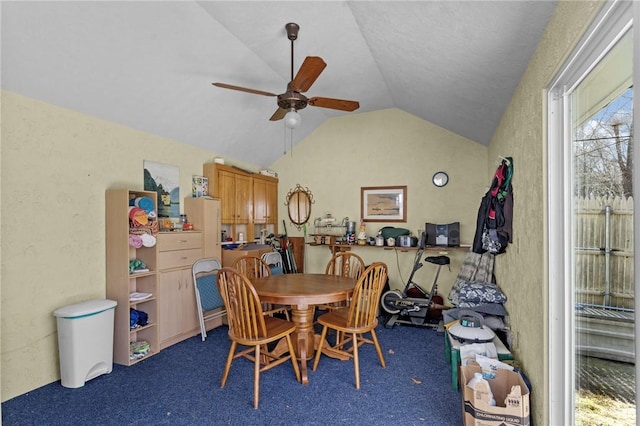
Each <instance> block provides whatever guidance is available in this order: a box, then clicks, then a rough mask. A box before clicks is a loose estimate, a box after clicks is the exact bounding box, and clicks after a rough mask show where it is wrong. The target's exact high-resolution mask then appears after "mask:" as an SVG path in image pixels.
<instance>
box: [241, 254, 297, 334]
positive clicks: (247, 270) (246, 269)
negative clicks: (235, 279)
mask: <svg viewBox="0 0 640 426" xmlns="http://www.w3.org/2000/svg"><path fill="white" fill-rule="evenodd" d="M231 267H232V268H235V269H237V270H238V271H239V272H240V273H241V274H242V275H244V276H245V277H247V278H248V279H249V280H250V281H253V280H254V279H255V278H262V277H269V276H271V267H270V266H269V264H268V263H267V262H265V261H264V260H262V258H260V257H256V256H242V257H239V258H237V259H236V260H235V261H234V262H233V263H232V264H231ZM262 307H263V309H264V314H265V315H270V316H273V314H276V313H281V314H284V316H285V318H286V319H287V321H288V320H289V308H288V306H273V305H270V304H267V303H263V304H262Z"/></svg>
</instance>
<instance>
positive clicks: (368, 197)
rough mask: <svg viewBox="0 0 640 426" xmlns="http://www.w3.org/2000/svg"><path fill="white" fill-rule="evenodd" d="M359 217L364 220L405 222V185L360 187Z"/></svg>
mask: <svg viewBox="0 0 640 426" xmlns="http://www.w3.org/2000/svg"><path fill="white" fill-rule="evenodd" d="M360 217H362V219H363V220H364V221H365V222H406V221H407V187H406V186H368V187H361V188H360Z"/></svg>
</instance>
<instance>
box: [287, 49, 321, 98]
mask: <svg viewBox="0 0 640 426" xmlns="http://www.w3.org/2000/svg"><path fill="white" fill-rule="evenodd" d="M326 66H327V64H326V63H325V62H324V61H323V60H322V58H321V57H319V56H307V57H306V58H305V60H304V62H303V63H302V66H301V67H300V69H299V70H298V74H296V76H295V78H294V79H293V81H292V82H291V87H292V88H293V90H295V91H297V92H306V91H307V90H309V88H310V87H311V85H312V84H313V82H314V81H316V79H317V78H318V76H319V75H320V73H321V72H322V70H324V69H325V67H326Z"/></svg>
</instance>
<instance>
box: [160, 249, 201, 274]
mask: <svg viewBox="0 0 640 426" xmlns="http://www.w3.org/2000/svg"><path fill="white" fill-rule="evenodd" d="M201 258H202V249H201V248H196V249H188V250H175V251H161V252H160V253H158V264H159V265H160V269H171V268H180V267H191V265H193V263H194V262H195V261H196V260H198V259H201Z"/></svg>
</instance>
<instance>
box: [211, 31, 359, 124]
mask: <svg viewBox="0 0 640 426" xmlns="http://www.w3.org/2000/svg"><path fill="white" fill-rule="evenodd" d="M285 29H286V30H287V38H288V39H289V40H291V81H290V82H289V83H288V84H287V91H286V92H284V93H282V94H280V95H277V94H275V93H270V92H264V91H262V90H255V89H249V88H246V87H240V86H234V85H231V84H226V83H212V84H213V85H214V86H217V87H222V88H223V89H231V90H239V91H241V92H247V93H253V94H255V95H263V96H277V98H278V109H277V110H276V112H274V113H273V115H272V116H271V118H270V120H271V121H277V120H282V119H283V118H284V119H285V125H286V126H287V127H289V128H292V129H293V128H295V127H297V126H298V125H299V124H300V121H301V120H300V116H299V115H298V110H301V109H303V108H306V107H307V105H311V106H315V107H321V108H331V109H337V110H340V111H355V110H356V109H358V108H359V107H360V104H359V103H358V102H357V101H348V100H344V99H334V98H323V97H318V96H314V97H312V98H307V97H306V96H305V95H303V94H302V93H304V92H306V91H307V90H309V88H310V87H311V85H312V84H313V83H314V82H315V81H316V79H317V78H318V76H319V75H320V73H321V72H322V71H323V70H324V69H325V67H326V66H327V64H326V63H325V62H324V61H323V60H322V58H321V57H319V56H307V57H306V59H305V60H304V62H303V63H302V66H301V67H300V69H299V70H298V73H297V74H296V75H295V77H294V75H293V42H294V41H295V40H296V39H297V38H298V31H299V30H300V26H299V25H298V24H296V23H293V22H290V23H288V24H287V25H285Z"/></svg>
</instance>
